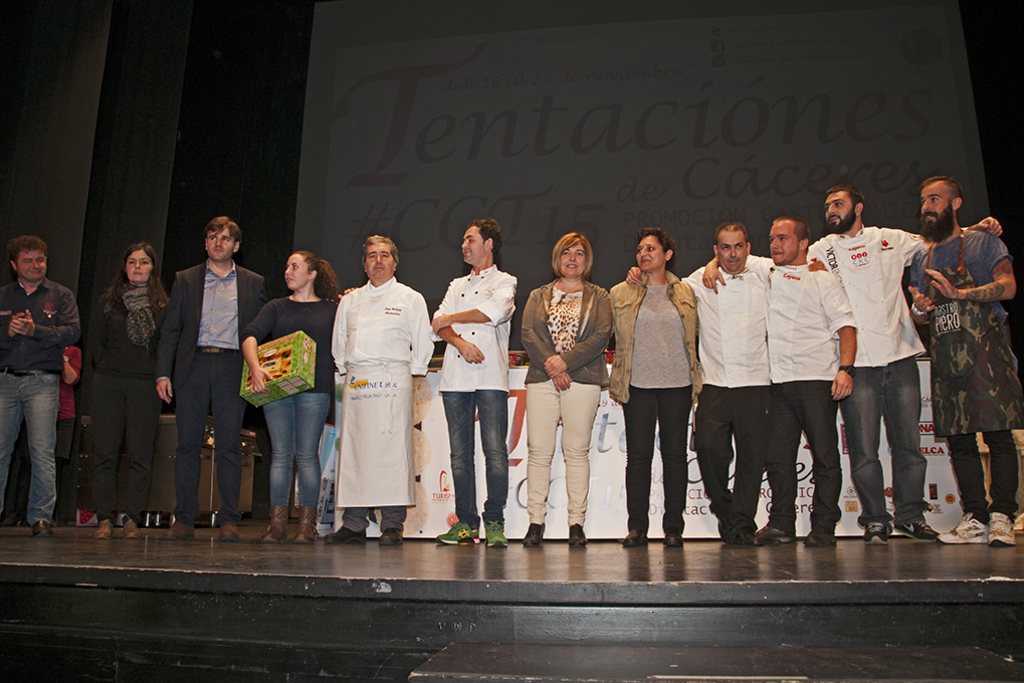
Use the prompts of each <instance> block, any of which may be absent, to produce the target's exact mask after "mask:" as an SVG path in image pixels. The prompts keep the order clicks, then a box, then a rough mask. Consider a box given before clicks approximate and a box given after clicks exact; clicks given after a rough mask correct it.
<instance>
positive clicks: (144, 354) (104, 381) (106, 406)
mask: <svg viewBox="0 0 1024 683" xmlns="http://www.w3.org/2000/svg"><path fill="white" fill-rule="evenodd" d="M167 300H168V299H167V292H166V291H165V290H164V287H163V284H161V282H160V269H159V268H158V266H157V260H156V251H154V249H153V247H152V246H151V245H149V244H148V243H146V242H139V243H137V244H133V245H131V246H130V247H128V249H127V250H126V251H125V255H124V267H123V268H121V270H120V272H118V274H117V277H115V278H114V281H113V282H112V283H111V285H110V287H109V288H108V289H107V291H106V292H105V293H104V295H103V297H102V298H101V299H100V302H99V306H98V307H97V309H96V310H95V311H94V313H93V316H92V320H91V324H92V330H91V333H90V335H89V349H90V351H91V352H92V361H93V365H94V367H95V370H96V372H95V374H94V375H93V399H92V435H93V445H94V449H95V456H94V464H93V470H92V496H93V503H94V504H95V505H96V516H97V517H98V518H99V527H97V529H96V533H95V534H94V537H95V538H96V539H99V540H107V539H109V538H110V537H111V535H112V534H113V531H114V519H115V517H116V514H115V507H116V506H117V461H118V456H119V455H120V452H121V440H122V437H123V438H124V443H125V449H126V451H127V455H128V459H129V462H130V465H129V470H128V485H127V488H126V490H125V491H123V492H122V510H121V511H122V512H124V513H125V514H126V515H127V518H126V519H125V521H124V526H123V529H124V531H123V533H124V538H125V539H139V538H141V537H142V534H141V533H140V532H139V523H140V522H141V513H142V507H143V506H144V505H145V504H146V498H147V497H148V495H149V472H150V465H151V464H152V462H153V441H154V438H155V436H156V429H157V423H158V422H159V420H160V398H159V397H158V396H157V393H156V387H155V385H154V384H153V373H154V368H155V366H156V348H157V342H158V341H159V338H160V327H161V325H162V324H163V318H164V309H165V307H166V306H167Z"/></svg>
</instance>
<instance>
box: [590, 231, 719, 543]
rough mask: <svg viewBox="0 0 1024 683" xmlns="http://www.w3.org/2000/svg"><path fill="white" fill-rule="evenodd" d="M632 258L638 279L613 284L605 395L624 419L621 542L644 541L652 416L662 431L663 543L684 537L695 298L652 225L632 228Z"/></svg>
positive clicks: (694, 385)
mask: <svg viewBox="0 0 1024 683" xmlns="http://www.w3.org/2000/svg"><path fill="white" fill-rule="evenodd" d="M637 242H638V245H637V254H636V261H637V265H638V266H639V267H640V271H641V273H642V274H643V276H644V281H645V284H639V285H631V284H627V283H625V282H620V283H619V284H617V285H615V286H614V287H612V291H611V300H612V318H613V320H614V326H615V360H614V362H613V363H612V375H611V384H610V387H609V394H610V396H611V397H612V398H613V399H615V400H616V401H619V402H620V403H621V404H622V414H623V417H624V419H625V423H626V512H627V514H628V519H627V523H626V524H627V528H628V531H629V533H628V535H627V536H626V538H625V539H623V541H622V544H623V546H625V547H627V548H632V547H637V546H644V545H647V529H648V526H649V524H650V522H649V519H648V508H649V504H650V497H651V463H652V460H653V459H654V429H655V423H657V425H658V428H659V433H660V436H661V462H662V469H663V482H664V487H665V511H664V515H663V517H662V528H663V529H664V533H665V538H664V544H665V545H666V546H670V547H681V546H682V545H683V508H684V507H685V504H686V482H687V477H686V462H687V452H686V426H687V423H688V418H689V414H690V408H691V406H692V405H693V399H694V398H696V396H697V394H698V393H699V392H700V388H701V377H700V367H699V364H698V362H697V300H696V298H695V297H694V295H693V290H691V289H690V287H689V285H687V284H686V283H684V282H682V281H680V280H679V278H677V277H676V276H675V275H674V274H673V273H671V272H669V270H670V269H671V268H672V266H673V265H674V263H675V248H676V243H675V240H673V239H672V238H671V237H669V236H668V235H667V234H666V233H665V232H664V231H663V230H660V229H659V228H644V229H643V230H641V231H640V232H639V233H637Z"/></svg>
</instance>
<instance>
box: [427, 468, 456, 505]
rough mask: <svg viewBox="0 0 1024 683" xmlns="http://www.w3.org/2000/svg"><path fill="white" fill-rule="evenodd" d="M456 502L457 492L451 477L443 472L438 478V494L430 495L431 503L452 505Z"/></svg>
mask: <svg viewBox="0 0 1024 683" xmlns="http://www.w3.org/2000/svg"><path fill="white" fill-rule="evenodd" d="M454 500H455V491H454V490H453V487H452V480H451V476H450V475H449V474H448V473H447V472H445V471H444V470H441V474H439V475H438V476H437V492H436V493H432V494H430V502H431V503H450V502H453V501H454Z"/></svg>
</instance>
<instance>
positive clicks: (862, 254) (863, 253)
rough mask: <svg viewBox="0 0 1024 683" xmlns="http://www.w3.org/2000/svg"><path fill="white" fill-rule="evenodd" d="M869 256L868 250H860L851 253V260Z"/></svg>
mask: <svg viewBox="0 0 1024 683" xmlns="http://www.w3.org/2000/svg"><path fill="white" fill-rule="evenodd" d="M867 257H868V252H866V251H858V252H857V253H855V254H850V260H851V261H856V260H857V259H862V258H867Z"/></svg>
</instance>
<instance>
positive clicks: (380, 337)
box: [333, 277, 434, 375]
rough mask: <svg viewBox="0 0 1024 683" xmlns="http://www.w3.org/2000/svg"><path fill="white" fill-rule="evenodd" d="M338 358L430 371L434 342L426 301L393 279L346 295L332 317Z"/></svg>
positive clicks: (345, 363)
mask: <svg viewBox="0 0 1024 683" xmlns="http://www.w3.org/2000/svg"><path fill="white" fill-rule="evenodd" d="M333 352H334V363H335V365H336V366H337V368H338V373H339V374H341V375H344V374H346V373H347V372H348V368H358V367H359V366H361V365H363V366H367V365H387V364H389V363H399V364H405V365H408V366H409V370H410V371H411V372H412V374H414V375H425V374H427V366H428V365H429V364H430V356H431V354H432V353H433V352H434V343H433V342H432V341H431V340H430V321H429V319H428V318H427V302H426V301H424V300H423V296H422V295H421V294H420V293H419V292H417V291H416V290H414V289H412V288H411V287H407V286H406V285H403V284H402V283H400V282H398V280H396V279H395V278H393V277H392V278H391V279H390V280H388V281H387V282H385V283H384V284H382V285H381V286H380V287H374V286H373V285H372V284H371V283H369V282H367V283H366V284H365V285H363V286H362V287H360V288H359V289H357V290H356V291H354V292H351V293H349V294H346V295H345V296H344V297H342V299H341V304H339V306H338V315H337V317H336V318H335V319H334V342H333Z"/></svg>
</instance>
